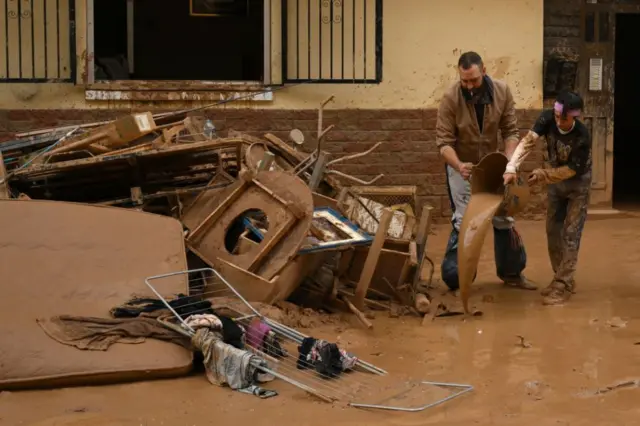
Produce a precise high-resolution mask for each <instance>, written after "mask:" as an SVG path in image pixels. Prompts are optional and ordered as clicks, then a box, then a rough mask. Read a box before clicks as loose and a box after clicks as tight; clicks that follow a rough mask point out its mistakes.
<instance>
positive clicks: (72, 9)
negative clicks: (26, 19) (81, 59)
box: [0, 0, 77, 83]
mask: <svg viewBox="0 0 640 426" xmlns="http://www.w3.org/2000/svg"><path fill="white" fill-rule="evenodd" d="M60 1H64V0H56V8H57V14H56V29H57V35H58V37H57V40H56V43H57V49H56V52H57V54H58V73H57V75H58V78H49V77H47V73H48V68H49V67H48V65H49V64H48V60H47V54H46V52H47V21H46V16H47V2H46V1H45V2H43V7H44V15H45V20H44V49H45V56H44V61H45V65H44V69H45V77H39V78H35V77H32V78H26V77H23V76H22V75H23V72H22V54H23V52H22V21H21V19H22V15H23V13H24V12H23V11H22V2H21V1H18V15H17V17H16V19H18V28H19V30H18V47H19V59H18V61H19V63H20V64H19V65H20V77H10V73H9V19H10V17H9V6H8V5H9V2H8V1H7V2H5V7H4V15H5V28H0V31H2V30H4V31H5V38H6V46H5V55H6V77H5V78H0V83H73V82H75V80H76V71H77V70H76V2H75V0H67V1H68V2H69V68H70V75H69V77H67V78H60V77H59V76H60V74H61V65H60V49H61V47H62V46H61V43H60ZM30 13H33V0H30ZM35 45H36V43H35V37H34V23H33V14H32V15H31V66H32V74H33V75H35Z"/></svg>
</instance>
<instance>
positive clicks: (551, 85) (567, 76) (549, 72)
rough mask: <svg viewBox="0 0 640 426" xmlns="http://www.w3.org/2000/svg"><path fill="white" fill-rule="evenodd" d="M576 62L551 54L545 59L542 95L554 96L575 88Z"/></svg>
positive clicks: (546, 96)
mask: <svg viewBox="0 0 640 426" xmlns="http://www.w3.org/2000/svg"><path fill="white" fill-rule="evenodd" d="M577 73H578V62H576V61H570V60H567V59H565V58H562V57H557V56H552V57H550V58H549V59H548V60H547V63H546V66H545V72H544V86H543V89H544V97H545V98H554V97H555V96H556V95H558V93H560V92H563V91H566V90H570V91H572V90H575V83H576V75H577Z"/></svg>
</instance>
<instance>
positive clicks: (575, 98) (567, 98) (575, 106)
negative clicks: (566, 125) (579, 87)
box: [556, 92, 584, 117]
mask: <svg viewBox="0 0 640 426" xmlns="http://www.w3.org/2000/svg"><path fill="white" fill-rule="evenodd" d="M556 102H558V103H560V104H562V106H563V109H562V116H563V117H566V116H567V112H568V111H572V110H582V109H583V108H584V101H583V100H582V97H581V96H580V95H579V94H577V93H576V92H562V93H560V94H559V95H558V96H557V97H556Z"/></svg>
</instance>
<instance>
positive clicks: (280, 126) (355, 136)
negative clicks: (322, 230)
mask: <svg viewBox="0 0 640 426" xmlns="http://www.w3.org/2000/svg"><path fill="white" fill-rule="evenodd" d="M126 112H127V111H114V110H56V111H52V110H39V111H37V110H36V111H34V110H29V111H25V110H8V111H7V110H4V111H0V141H3V140H8V139H11V138H12V137H13V136H14V134H15V133H16V132H22V131H27V130H30V129H39V128H43V127H54V126H64V125H73V124H81V123H86V122H91V121H100V120H108V119H111V118H114V117H116V116H118V115H119V114H122V113H126ZM538 113H539V111H537V110H528V111H519V112H518V118H519V124H520V127H521V129H522V131H523V132H524V131H526V130H527V129H528V128H530V126H531V125H532V123H533V121H534V120H535V118H536V117H537V115H538ZM207 114H208V115H209V116H210V117H211V118H212V119H213V120H214V122H215V124H216V127H217V129H218V131H219V134H221V135H222V136H224V135H225V134H226V132H227V131H228V130H229V129H234V130H240V131H246V132H247V133H251V134H254V135H262V134H264V133H266V132H271V133H273V134H275V135H277V136H280V137H281V138H283V139H285V140H287V135H288V133H289V131H290V130H291V129H293V128H298V129H300V130H302V131H303V132H304V133H305V136H306V139H307V141H313V135H314V134H315V132H316V131H317V125H318V124H317V111H315V110H302V111H300V110H298V111H291V110H257V109H217V110H209V111H207ZM435 122H436V110H434V109H428V110H328V111H326V112H325V117H324V125H325V126H328V125H330V124H334V125H335V128H334V129H333V130H332V131H331V132H329V133H328V134H327V136H326V140H325V142H324V149H325V150H327V151H329V152H330V153H331V154H332V155H333V156H334V157H340V156H342V155H347V154H353V153H356V152H362V151H365V150H367V149H368V148H370V147H371V146H373V145H374V144H375V143H376V142H383V144H382V145H381V146H380V147H379V148H378V149H377V150H376V151H374V152H373V153H371V154H369V155H368V156H366V157H364V158H360V159H356V160H352V161H349V162H345V163H341V164H340V167H339V168H338V167H337V166H338V165H336V168H337V169H339V170H340V171H343V172H345V173H349V174H352V175H355V176H356V177H359V178H361V179H365V180H369V179H372V178H373V177H375V176H376V175H378V174H379V173H384V175H385V176H384V177H383V178H382V179H381V180H379V181H378V182H376V185H416V186H417V187H418V197H419V199H418V201H419V205H422V204H423V203H429V204H431V205H433V206H434V209H435V210H434V213H435V216H436V221H437V222H446V221H447V220H448V217H449V216H450V207H449V198H448V195H447V188H446V181H445V175H444V166H443V162H442V160H441V158H440V156H439V154H438V152H437V150H436V145H435ZM528 160H529V161H528V163H527V164H525V165H524V167H523V169H524V170H525V171H529V170H532V169H533V167H536V166H538V165H539V164H540V163H541V161H542V155H541V152H537V153H535V155H532V156H531V157H530V158H529V159H528ZM544 202H545V196H544V194H534V197H533V199H532V202H531V203H530V205H529V208H528V209H527V211H526V212H524V213H523V216H524V217H526V218H538V217H539V216H540V213H541V212H542V210H543V208H544Z"/></svg>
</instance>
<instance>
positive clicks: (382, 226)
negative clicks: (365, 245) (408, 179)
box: [353, 208, 393, 309]
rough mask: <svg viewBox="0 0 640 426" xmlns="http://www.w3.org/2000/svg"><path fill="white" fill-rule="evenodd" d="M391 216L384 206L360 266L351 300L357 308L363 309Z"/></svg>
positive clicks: (390, 212)
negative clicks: (374, 234) (367, 251)
mask: <svg viewBox="0 0 640 426" xmlns="http://www.w3.org/2000/svg"><path fill="white" fill-rule="evenodd" d="M392 217H393V211H392V210H391V209H389V208H385V209H383V210H382V217H381V218H380V223H379V224H378V231H377V232H376V236H375V237H374V239H373V243H372V244H371V247H369V253H368V254H367V259H366V260H365V262H364V267H363V268H362V273H361V274H360V280H359V281H358V286H357V287H356V292H355V297H354V301H353V302H354V304H355V306H356V307H357V308H358V309H364V299H365V297H366V295H367V290H368V289H369V285H370V284H371V279H372V278H373V273H374V272H375V270H376V265H377V264H378V258H379V257H380V252H381V251H382V247H383V246H384V240H385V238H386V236H387V229H389V224H390V223H391V218H392Z"/></svg>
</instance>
